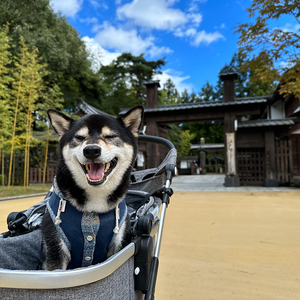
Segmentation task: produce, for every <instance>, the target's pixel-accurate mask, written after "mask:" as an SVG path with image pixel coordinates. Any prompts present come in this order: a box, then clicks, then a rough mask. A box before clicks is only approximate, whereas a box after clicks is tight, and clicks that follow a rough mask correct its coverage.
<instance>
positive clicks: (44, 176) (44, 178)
mask: <svg viewBox="0 0 300 300" xmlns="http://www.w3.org/2000/svg"><path fill="white" fill-rule="evenodd" d="M48 132H49V127H48ZM48 147H49V137H48V138H47V143H46V154H45V164H44V174H43V184H45V180H46V168H47V159H48Z"/></svg>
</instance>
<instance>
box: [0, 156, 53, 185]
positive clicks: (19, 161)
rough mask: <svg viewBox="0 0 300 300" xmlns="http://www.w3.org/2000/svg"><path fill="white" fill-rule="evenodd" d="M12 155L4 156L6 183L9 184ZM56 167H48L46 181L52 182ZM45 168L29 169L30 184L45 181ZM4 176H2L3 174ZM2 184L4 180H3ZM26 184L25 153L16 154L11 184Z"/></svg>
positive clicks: (0, 164)
mask: <svg viewBox="0 0 300 300" xmlns="http://www.w3.org/2000/svg"><path fill="white" fill-rule="evenodd" d="M9 162H10V155H6V156H5V158H4V166H3V171H4V184H5V185H7V181H8V173H9ZM0 166H1V167H0V175H2V161H1V163H0ZM56 169H57V168H56V167H55V166H49V167H47V168H46V174H45V175H46V176H45V183H52V182H53V178H54V176H55V174H56ZM43 171H44V169H43V168H30V169H29V184H41V183H43V174H44V173H43ZM1 178H2V176H1ZM1 184H2V181H1ZM23 184H24V155H23V154H19V153H18V154H15V155H14V157H13V163H12V172H11V185H23Z"/></svg>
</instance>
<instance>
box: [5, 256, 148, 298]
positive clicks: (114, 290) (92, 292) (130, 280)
mask: <svg viewBox="0 0 300 300" xmlns="http://www.w3.org/2000/svg"><path fill="white" fill-rule="evenodd" d="M133 270H134V258H133V257H131V258H130V259H129V260H127V261H126V262H125V263H124V264H122V266H120V267H119V268H118V269H116V270H115V271H114V272H113V273H112V274H111V275H109V276H108V277H106V278H103V279H102V280H100V281H96V282H93V283H90V284H86V285H84V286H77V287H73V288H67V289H52V290H41V289H40V290H34V289H11V288H0V295H1V300H16V299H22V300H37V299H47V300H66V299H80V300H84V299H86V300H100V299H101V300H141V299H143V298H144V296H143V295H142V293H140V292H135V290H134V274H133Z"/></svg>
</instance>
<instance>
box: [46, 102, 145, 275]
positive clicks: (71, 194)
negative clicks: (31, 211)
mask: <svg viewBox="0 0 300 300" xmlns="http://www.w3.org/2000/svg"><path fill="white" fill-rule="evenodd" d="M48 116H49V119H50V121H51V124H52V126H53V128H54V129H55V131H56V132H57V133H58V135H59V139H60V150H59V151H60V160H59V164H58V171H57V174H56V180H57V184H58V187H59V189H60V190H61V192H62V193H63V194H64V196H65V197H66V198H67V200H68V201H69V202H70V203H71V204H72V205H73V206H74V207H76V209H78V210H79V211H87V212H91V211H92V212H97V213H105V212H108V211H110V210H113V209H115V208H116V206H117V205H118V204H119V203H120V202H121V201H122V200H123V199H124V197H125V194H126V192H127V189H128V185H129V177H130V173H131V171H132V165H133V163H134V161H135V158H136V154H137V136H138V129H139V127H140V125H141V122H142V118H143V107H142V106H137V107H135V108H133V109H131V110H130V111H128V112H127V113H126V114H125V115H124V116H123V117H121V118H114V117H112V116H109V115H90V116H86V117H83V118H81V119H79V120H76V121H75V120H73V119H71V118H69V117H67V116H66V115H64V114H62V113H60V112H58V111H56V110H54V109H49V110H48ZM89 146H93V147H94V146H95V147H96V148H97V147H100V148H97V149H100V153H101V154H100V155H99V153H98V155H99V156H97V157H92V158H87V156H88V155H87V153H86V152H84V149H87V148H86V147H89ZM116 159H117V160H116ZM108 162H110V167H109V169H108V170H107V171H105V172H104V177H103V178H101V176H100V177H99V178H98V179H95V180H90V178H89V177H88V176H87V175H86V174H87V169H86V168H85V165H86V164H90V165H89V166H92V165H91V163H99V165H100V163H102V164H103V163H104V164H105V166H106V167H107V164H106V163H108ZM97 166H98V165H97ZM96 174H97V172H96ZM94 175H95V173H94ZM91 176H92V175H91ZM102 176H103V175H102ZM94 178H95V177H94ZM42 235H43V244H44V249H45V259H44V263H43V269H46V270H54V269H64V270H65V269H66V268H67V266H68V263H69V262H70V259H71V253H70V252H69V250H68V248H67V247H66V245H65V244H64V242H63V241H62V239H61V238H60V236H59V234H58V233H57V231H56V228H55V225H54V224H53V221H52V219H51V217H50V215H49V213H48V212H47V213H46V214H45V215H44V217H43V221H42ZM129 239H130V225H129V220H128V217H127V218H126V221H125V222H124V223H123V225H122V226H121V228H120V231H119V233H118V234H117V236H116V238H115V240H114V243H113V246H112V247H111V249H110V250H109V253H107V257H109V256H111V255H112V254H114V253H116V252H117V251H119V250H120V249H121V248H122V247H124V246H125V245H126V244H128V243H129V241H130V240H129Z"/></svg>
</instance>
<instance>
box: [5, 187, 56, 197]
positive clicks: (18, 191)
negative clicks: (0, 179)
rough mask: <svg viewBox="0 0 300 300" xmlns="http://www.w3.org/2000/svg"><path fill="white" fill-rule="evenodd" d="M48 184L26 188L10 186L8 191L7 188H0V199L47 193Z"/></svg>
mask: <svg viewBox="0 0 300 300" xmlns="http://www.w3.org/2000/svg"><path fill="white" fill-rule="evenodd" d="M50 187H51V185H50V184H45V185H33V186H28V187H23V186H10V188H9V189H8V188H7V186H5V187H4V189H3V187H2V186H0V198H3V197H11V196H21V195H31V194H39V193H47V192H48V191H49V189H50Z"/></svg>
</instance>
